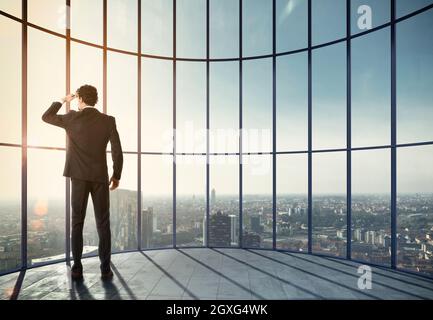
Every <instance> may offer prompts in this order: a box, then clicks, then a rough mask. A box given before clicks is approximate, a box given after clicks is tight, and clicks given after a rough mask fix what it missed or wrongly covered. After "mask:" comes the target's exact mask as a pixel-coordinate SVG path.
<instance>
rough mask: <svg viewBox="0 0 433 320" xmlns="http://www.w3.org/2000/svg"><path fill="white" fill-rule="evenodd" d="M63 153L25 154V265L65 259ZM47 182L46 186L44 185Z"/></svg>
mask: <svg viewBox="0 0 433 320" xmlns="http://www.w3.org/2000/svg"><path fill="white" fill-rule="evenodd" d="M64 161H65V152H64V151H57V150H41V149H28V150H27V165H28V169H27V194H28V196H27V205H28V207H27V228H28V231H27V232H28V233H27V251H28V252H27V253H28V263H29V265H33V264H38V263H42V262H47V261H50V260H58V259H65V240H66V237H65V223H66V219H65V209H66V206H65V200H66V192H65V185H66V184H65V178H64V177H63V176H62V173H63V167H64ZM47 181H49V183H47Z"/></svg>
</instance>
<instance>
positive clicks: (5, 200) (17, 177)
mask: <svg viewBox="0 0 433 320" xmlns="http://www.w3.org/2000/svg"><path fill="white" fill-rule="evenodd" d="M0 158H1V159H2V166H1V167H0V174H1V176H2V178H3V179H4V181H7V184H3V187H2V188H1V189H0V190H1V192H0V219H1V221H2V223H1V226H0V272H4V271H7V270H12V269H16V268H19V266H20V265H21V149H20V148H11V147H0Z"/></svg>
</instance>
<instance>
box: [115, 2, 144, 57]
mask: <svg viewBox="0 0 433 320" xmlns="http://www.w3.org/2000/svg"><path fill="white" fill-rule="evenodd" d="M107 4H108V7H107V25H108V27H107V33H108V34H107V42H108V46H109V47H111V48H116V49H122V50H127V51H133V52H136V51H137V42H138V40H137V32H138V31H137V30H138V20H137V19H138V14H137V8H138V5H137V0H109V1H108V2H107Z"/></svg>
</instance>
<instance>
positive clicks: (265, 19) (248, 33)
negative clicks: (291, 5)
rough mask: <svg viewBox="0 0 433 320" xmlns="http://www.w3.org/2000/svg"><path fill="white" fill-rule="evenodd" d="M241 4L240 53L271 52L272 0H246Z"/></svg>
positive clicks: (254, 54) (245, 54)
mask: <svg viewBox="0 0 433 320" xmlns="http://www.w3.org/2000/svg"><path fill="white" fill-rule="evenodd" d="M242 6H243V7H242V24H243V26H242V41H243V44H242V50H243V52H242V55H243V56H259V55H264V54H271V53H272V1H270V0H248V1H244V2H243V4H242Z"/></svg>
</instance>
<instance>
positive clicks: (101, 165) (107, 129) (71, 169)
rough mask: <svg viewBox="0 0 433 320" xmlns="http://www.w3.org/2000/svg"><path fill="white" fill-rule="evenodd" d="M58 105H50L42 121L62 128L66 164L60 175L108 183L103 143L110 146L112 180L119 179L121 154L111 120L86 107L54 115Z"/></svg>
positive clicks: (109, 117) (121, 165)
mask: <svg viewBox="0 0 433 320" xmlns="http://www.w3.org/2000/svg"><path fill="white" fill-rule="evenodd" d="M61 106H62V104H61V103H60V102H53V104H52V105H51V106H50V107H49V108H48V110H47V111H45V113H44V114H43V115H42V120H43V121H45V122H47V123H50V124H52V125H55V126H58V127H61V128H64V129H65V130H66V134H67V144H66V162H65V168H64V171H63V175H64V176H65V177H72V178H77V179H82V180H87V181H95V182H107V183H108V182H109V180H108V168H107V156H106V155H107V153H106V149H107V144H108V141H110V143H111V157H112V159H113V177H114V178H116V179H120V177H121V174H122V167H123V153H122V146H121V144H120V139H119V133H118V132H117V129H116V120H115V118H114V117H112V116H109V115H106V114H103V113H101V112H99V110H98V109H96V108H93V107H90V108H85V109H83V110H81V111H74V110H71V111H69V112H68V113H67V114H62V115H60V114H57V112H58V111H59V109H60V108H61Z"/></svg>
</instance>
